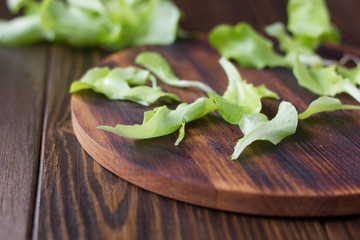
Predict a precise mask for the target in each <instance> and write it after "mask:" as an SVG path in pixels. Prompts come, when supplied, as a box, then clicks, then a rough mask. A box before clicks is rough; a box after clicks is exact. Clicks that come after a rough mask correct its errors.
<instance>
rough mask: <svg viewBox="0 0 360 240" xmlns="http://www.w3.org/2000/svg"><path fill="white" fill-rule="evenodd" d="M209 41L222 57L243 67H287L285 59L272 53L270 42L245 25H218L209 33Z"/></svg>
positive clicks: (242, 23)
mask: <svg viewBox="0 0 360 240" xmlns="http://www.w3.org/2000/svg"><path fill="white" fill-rule="evenodd" d="M209 40H210V43H211V44H212V45H213V46H214V47H215V48H216V49H217V50H218V51H219V52H220V54H221V55H222V56H224V57H225V58H227V59H234V60H236V61H237V62H238V63H239V64H240V65H241V66H243V67H255V68H257V69H263V68H265V67H279V66H285V67H289V63H288V62H287V61H286V59H285V58H284V57H283V56H281V55H279V54H277V53H276V52H275V51H274V49H273V44H272V42H271V41H270V40H268V39H265V38H263V37H262V36H260V35H259V34H258V33H257V32H256V31H255V30H254V29H253V28H252V27H251V26H250V25H248V24H247V23H244V22H241V23H238V24H237V25H235V26H230V25H225V24H224V25H219V26H217V27H215V28H214V29H213V30H212V31H211V32H210V36H209Z"/></svg>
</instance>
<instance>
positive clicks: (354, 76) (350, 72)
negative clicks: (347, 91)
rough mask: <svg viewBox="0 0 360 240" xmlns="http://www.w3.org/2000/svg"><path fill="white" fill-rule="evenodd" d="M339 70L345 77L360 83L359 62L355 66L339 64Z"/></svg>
mask: <svg viewBox="0 0 360 240" xmlns="http://www.w3.org/2000/svg"><path fill="white" fill-rule="evenodd" d="M337 71H338V73H339V74H340V75H341V76H343V77H344V78H348V79H350V80H351V82H353V83H354V84H358V85H360V65H359V64H358V65H357V66H356V67H354V68H347V67H343V66H337Z"/></svg>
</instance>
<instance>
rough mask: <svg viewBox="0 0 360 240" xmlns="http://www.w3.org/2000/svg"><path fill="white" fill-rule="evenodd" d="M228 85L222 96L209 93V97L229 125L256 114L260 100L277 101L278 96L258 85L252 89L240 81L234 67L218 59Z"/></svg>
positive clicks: (223, 59) (259, 108)
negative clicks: (270, 99) (273, 99)
mask: <svg viewBox="0 0 360 240" xmlns="http://www.w3.org/2000/svg"><path fill="white" fill-rule="evenodd" d="M219 62H220V64H221V66H222V67H223V69H224V71H225V73H226V75H227V77H228V80H229V83H228V86H227V89H226V90H225V92H224V94H223V96H220V95H218V94H217V93H215V92H209V93H208V95H209V97H210V98H211V99H212V100H213V101H214V102H215V104H216V106H217V107H218V110H219V113H220V115H221V116H222V117H223V118H224V119H225V121H227V122H229V123H231V124H239V121H240V120H241V119H242V118H243V116H244V115H246V114H252V113H258V112H260V110H261V98H263V97H269V98H275V99H278V98H279V97H278V95H277V94H276V93H275V92H273V91H271V90H269V89H268V88H266V87H265V85H260V86H257V87H254V86H253V85H252V84H250V83H247V82H246V81H244V80H242V79H241V76H240V74H239V72H238V70H237V69H236V67H235V66H234V65H233V64H232V63H231V62H230V61H228V60H226V59H225V58H224V57H222V58H221V59H220V61H219Z"/></svg>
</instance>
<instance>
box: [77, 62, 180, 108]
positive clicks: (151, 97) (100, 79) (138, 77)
mask: <svg viewBox="0 0 360 240" xmlns="http://www.w3.org/2000/svg"><path fill="white" fill-rule="evenodd" d="M147 80H150V81H151V82H152V85H153V86H152V87H149V86H143V85H144V84H145V83H146V81H147ZM134 85H135V86H134ZM139 85H140V86H139ZM131 86H134V87H131ZM85 89H92V90H93V91H95V92H97V93H102V94H104V95H105V96H106V97H107V98H109V99H112V100H130V101H133V102H136V103H138V104H141V105H144V106H149V105H150V104H152V103H154V102H155V101H157V100H158V99H159V98H164V97H167V98H170V99H173V100H176V101H179V100H180V99H179V98H178V97H177V96H176V95H174V94H172V93H165V92H163V91H162V90H161V88H160V87H157V86H156V81H155V78H154V77H153V76H152V75H151V74H150V73H149V71H147V70H142V69H139V68H135V67H127V68H119V67H118V68H114V69H112V70H110V69H109V68H107V67H103V68H99V67H97V68H93V69H91V70H89V71H88V72H87V73H86V74H85V75H84V76H83V77H82V78H81V79H80V80H79V81H76V82H73V83H72V84H71V86H70V93H74V92H78V91H81V90H85Z"/></svg>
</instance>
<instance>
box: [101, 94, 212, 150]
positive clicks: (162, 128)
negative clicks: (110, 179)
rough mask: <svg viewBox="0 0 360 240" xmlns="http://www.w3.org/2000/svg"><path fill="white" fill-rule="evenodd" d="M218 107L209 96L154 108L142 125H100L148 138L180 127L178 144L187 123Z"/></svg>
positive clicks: (131, 136) (136, 136)
mask: <svg viewBox="0 0 360 240" xmlns="http://www.w3.org/2000/svg"><path fill="white" fill-rule="evenodd" d="M215 109H216V106H215V104H214V103H213V101H212V100H210V99H208V98H199V99H197V100H196V101H195V102H193V103H191V104H187V103H181V104H180V105H179V106H178V107H177V108H176V109H175V110H170V109H168V108H167V106H161V107H158V108H154V109H153V110H151V111H147V112H145V113H144V121H143V124H141V125H138V124H136V125H121V124H118V125H116V127H111V126H99V127H98V128H99V129H103V130H106V131H109V132H112V133H115V134H118V135H120V136H122V137H126V138H132V139H148V138H155V137H160V136H165V135H168V134H171V133H173V132H175V131H176V130H178V129H179V128H180V134H179V138H178V140H177V141H176V143H175V144H176V145H177V144H179V142H180V141H181V140H182V139H183V138H184V136H185V124H186V123H189V122H191V121H193V120H196V119H198V118H200V117H203V116H205V115H206V114H208V113H209V112H212V111H213V110H215Z"/></svg>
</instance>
